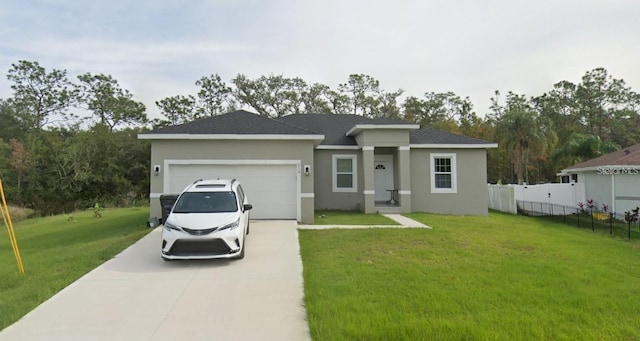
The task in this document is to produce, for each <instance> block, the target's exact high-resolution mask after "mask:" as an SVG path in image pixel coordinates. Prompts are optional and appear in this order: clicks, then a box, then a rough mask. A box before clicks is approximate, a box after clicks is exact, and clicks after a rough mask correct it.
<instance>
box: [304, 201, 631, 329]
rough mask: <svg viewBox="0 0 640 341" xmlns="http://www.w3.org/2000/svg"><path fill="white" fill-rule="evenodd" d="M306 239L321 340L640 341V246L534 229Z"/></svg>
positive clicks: (309, 233)
mask: <svg viewBox="0 0 640 341" xmlns="http://www.w3.org/2000/svg"><path fill="white" fill-rule="evenodd" d="M408 216H409V217H411V218H413V219H415V220H418V221H421V222H423V223H425V224H427V225H429V226H432V227H433V230H428V229H367V230H300V231H299V235H300V243H301V255H302V260H303V264H304V287H305V301H306V309H307V314H308V319H309V324H310V329H311V334H312V337H313V339H314V340H640V242H638V241H634V242H629V241H626V240H624V239H618V238H609V237H604V236H602V235H601V234H594V233H592V232H590V231H587V230H584V229H577V228H572V227H568V226H566V225H562V224H560V223H551V222H546V221H542V220H539V219H535V218H527V217H521V216H514V215H507V214H501V213H494V212H492V213H491V214H490V215H489V217H454V216H439V215H429V214H410V215H408Z"/></svg>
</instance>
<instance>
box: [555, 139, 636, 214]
mask: <svg viewBox="0 0 640 341" xmlns="http://www.w3.org/2000/svg"><path fill="white" fill-rule="evenodd" d="M558 176H559V177H560V178H561V182H577V183H583V184H584V185H585V194H586V198H587V199H593V200H595V201H596V202H597V203H598V206H599V208H602V205H603V204H604V205H607V206H609V208H610V210H611V211H612V212H616V213H624V212H625V211H630V210H631V209H632V208H635V207H637V206H640V144H636V145H633V146H631V147H628V148H624V149H622V150H618V151H616V152H613V153H609V154H606V155H602V156H600V157H597V158H595V159H591V160H588V161H585V162H582V163H579V164H577V165H575V166H572V167H570V168H567V169H563V170H562V172H561V173H559V174H558Z"/></svg>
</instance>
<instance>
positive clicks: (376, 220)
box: [315, 210, 398, 225]
mask: <svg viewBox="0 0 640 341" xmlns="http://www.w3.org/2000/svg"><path fill="white" fill-rule="evenodd" d="M315 225H398V223H397V222H395V221H394V220H392V219H389V218H387V217H385V216H383V215H381V214H364V213H362V212H357V211H339V210H320V211H316V213H315Z"/></svg>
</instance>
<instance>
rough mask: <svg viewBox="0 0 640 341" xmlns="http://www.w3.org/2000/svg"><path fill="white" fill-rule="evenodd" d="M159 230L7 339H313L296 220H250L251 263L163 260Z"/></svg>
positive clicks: (8, 332) (5, 334)
mask: <svg viewBox="0 0 640 341" xmlns="http://www.w3.org/2000/svg"><path fill="white" fill-rule="evenodd" d="M161 228H162V227H160V228H157V229H156V230H154V231H152V232H151V233H150V234H149V235H147V236H145V237H144V238H142V239H141V240H140V241H138V242H137V243H136V244H134V245H132V246H131V247H130V248H128V249H127V250H125V251H123V252H122V253H121V254H119V255H118V256H116V257H115V258H114V259H111V260H109V261H108V262H106V263H104V264H103V265H101V266H99V267H98V268H96V269H95V270H93V271H91V272H90V273H88V274H87V275H85V276H84V277H82V278H80V279H79V280H77V281H76V282H74V283H73V284H71V285H70V286H68V287H67V288H65V289H64V290H62V291H61V292H59V293H58V294H56V295H55V296H53V297H52V298H51V299H49V300H48V301H46V302H44V303H43V304H41V305H40V306H39V307H37V308H36V309H35V310H33V311H32V312H30V313H29V314H27V315H26V316H25V317H23V318H22V319H21V320H20V321H18V322H16V323H15V324H13V325H11V326H9V327H7V328H6V329H4V330H3V331H2V332H0V340H2V341H17V340H47V341H50V340H61V341H62V340H64V341H73V340H78V341H80V340H82V341H85V340H132V341H140V340H154V341H156V340H295V341H298V340H309V339H310V336H309V328H308V325H307V323H306V313H305V310H304V302H303V285H302V261H301V259H300V252H299V246H298V233H297V224H296V222H295V221H256V222H252V223H251V234H250V235H249V236H248V238H247V244H246V245H247V251H246V257H245V259H243V260H213V261H174V262H164V261H162V259H161V258H160V232H161Z"/></svg>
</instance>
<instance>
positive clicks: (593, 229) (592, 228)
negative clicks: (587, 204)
mask: <svg viewBox="0 0 640 341" xmlns="http://www.w3.org/2000/svg"><path fill="white" fill-rule="evenodd" d="M590 212H591V214H590V216H591V231H593V232H596V225H595V224H594V223H593V210H590Z"/></svg>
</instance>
